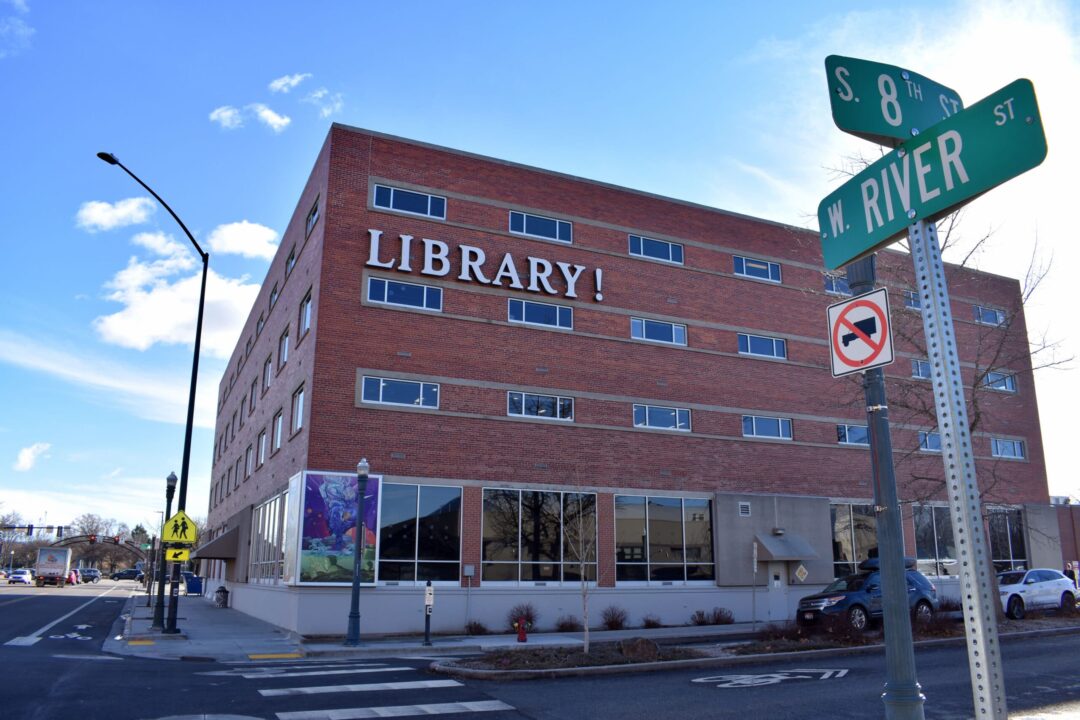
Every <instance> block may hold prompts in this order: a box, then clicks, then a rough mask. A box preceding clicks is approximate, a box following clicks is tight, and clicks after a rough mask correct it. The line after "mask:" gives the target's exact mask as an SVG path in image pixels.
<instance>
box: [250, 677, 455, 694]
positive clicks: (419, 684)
mask: <svg viewBox="0 0 1080 720" xmlns="http://www.w3.org/2000/svg"><path fill="white" fill-rule="evenodd" d="M444 687H461V683H459V682H458V681H457V680H414V681H410V682H390V683H366V684H364V685H318V686H313V687H296V688H278V689H276V690H260V691H259V694H260V695H262V696H263V697H279V696H282V695H319V694H322V693H335V692H380V691H384V690H427V689H429V688H444Z"/></svg>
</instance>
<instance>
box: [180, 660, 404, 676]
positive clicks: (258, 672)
mask: <svg viewBox="0 0 1080 720" xmlns="http://www.w3.org/2000/svg"><path fill="white" fill-rule="evenodd" d="M382 667H386V663H336V664H334V665H262V666H256V667H237V668H233V669H232V670H214V671H212V672H202V673H198V674H199V675H215V676H222V677H244V676H245V675H249V676H250V677H254V678H274V677H285V673H284V672H283V671H285V670H309V671H312V672H311V674H315V675H318V674H321V673H320V672H314V671H315V668H318V669H319V670H320V671H321V670H336V669H352V668H382ZM409 669H415V668H409Z"/></svg>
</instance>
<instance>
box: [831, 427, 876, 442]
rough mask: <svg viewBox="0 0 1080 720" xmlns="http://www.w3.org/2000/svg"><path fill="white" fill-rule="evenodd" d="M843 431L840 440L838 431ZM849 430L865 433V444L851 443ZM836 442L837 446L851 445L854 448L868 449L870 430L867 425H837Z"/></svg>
mask: <svg viewBox="0 0 1080 720" xmlns="http://www.w3.org/2000/svg"><path fill="white" fill-rule="evenodd" d="M841 428H843V430H844V438H845V439H843V440H841V439H840V429H841ZM851 428H860V429H862V430H863V432H865V433H866V442H852V441H851V440H850V437H851ZM836 442H837V444H838V445H852V446H855V447H870V428H869V426H867V425H856V424H853V423H837V424H836Z"/></svg>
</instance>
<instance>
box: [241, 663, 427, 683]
mask: <svg viewBox="0 0 1080 720" xmlns="http://www.w3.org/2000/svg"><path fill="white" fill-rule="evenodd" d="M402 670H416V668H413V667H408V666H405V667H381V668H354V669H351V670H315V671H313V672H287V673H241V674H240V677H242V678H244V679H245V680H254V679H257V678H262V679H266V680H271V679H275V678H287V677H308V676H311V675H350V674H353V673H380V672H400V671H402Z"/></svg>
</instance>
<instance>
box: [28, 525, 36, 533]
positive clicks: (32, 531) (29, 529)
mask: <svg viewBox="0 0 1080 720" xmlns="http://www.w3.org/2000/svg"><path fill="white" fill-rule="evenodd" d="M26 534H27V535H33V534H34V526H33V525H27V526H26Z"/></svg>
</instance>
